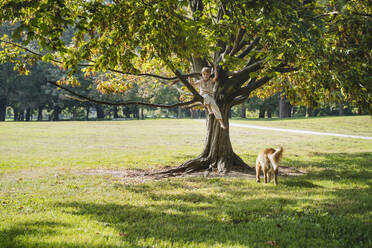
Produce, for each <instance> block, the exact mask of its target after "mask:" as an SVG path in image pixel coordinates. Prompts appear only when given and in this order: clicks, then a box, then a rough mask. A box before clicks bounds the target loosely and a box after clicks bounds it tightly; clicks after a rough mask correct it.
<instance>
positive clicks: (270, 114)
mask: <svg viewBox="0 0 372 248" xmlns="http://www.w3.org/2000/svg"><path fill="white" fill-rule="evenodd" d="M271 117H272V113H271V109H267V118H271Z"/></svg>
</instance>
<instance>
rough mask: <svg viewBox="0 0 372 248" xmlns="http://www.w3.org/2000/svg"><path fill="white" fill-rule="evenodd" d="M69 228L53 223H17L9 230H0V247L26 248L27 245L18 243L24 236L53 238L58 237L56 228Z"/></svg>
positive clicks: (67, 225)
mask: <svg viewBox="0 0 372 248" xmlns="http://www.w3.org/2000/svg"><path fill="white" fill-rule="evenodd" d="M61 226H62V227H66V228H68V227H70V226H71V225H69V224H64V223H58V222H53V221H33V222H24V223H17V224H15V225H12V226H11V227H10V228H5V229H2V230H0V247H2V248H6V247H27V244H25V243H23V241H20V240H21V239H20V238H22V237H26V236H54V235H58V232H57V231H56V228H59V227H61Z"/></svg>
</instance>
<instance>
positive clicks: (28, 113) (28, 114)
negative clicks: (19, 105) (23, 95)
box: [26, 108, 31, 121]
mask: <svg viewBox="0 0 372 248" xmlns="http://www.w3.org/2000/svg"><path fill="white" fill-rule="evenodd" d="M30 120H31V108H27V110H26V121H30Z"/></svg>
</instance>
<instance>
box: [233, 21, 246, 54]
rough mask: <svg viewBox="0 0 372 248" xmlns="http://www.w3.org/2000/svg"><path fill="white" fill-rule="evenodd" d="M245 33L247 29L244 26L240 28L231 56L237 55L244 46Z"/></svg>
mask: <svg viewBox="0 0 372 248" xmlns="http://www.w3.org/2000/svg"><path fill="white" fill-rule="evenodd" d="M245 33H246V30H245V29H242V28H240V29H239V31H238V34H237V35H236V37H235V41H234V46H233V48H232V50H231V52H230V53H229V55H230V56H233V55H235V54H236V53H237V52H239V50H240V49H241V48H242V47H243V46H244V44H245V43H244V42H243V41H244V39H243V38H244V35H245Z"/></svg>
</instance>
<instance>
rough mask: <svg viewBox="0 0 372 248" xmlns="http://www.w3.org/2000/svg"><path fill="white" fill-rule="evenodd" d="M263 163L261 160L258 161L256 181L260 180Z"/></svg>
mask: <svg viewBox="0 0 372 248" xmlns="http://www.w3.org/2000/svg"><path fill="white" fill-rule="evenodd" d="M260 174H261V164H260V162H259V161H257V162H256V182H258V183H259V182H260Z"/></svg>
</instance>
